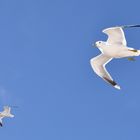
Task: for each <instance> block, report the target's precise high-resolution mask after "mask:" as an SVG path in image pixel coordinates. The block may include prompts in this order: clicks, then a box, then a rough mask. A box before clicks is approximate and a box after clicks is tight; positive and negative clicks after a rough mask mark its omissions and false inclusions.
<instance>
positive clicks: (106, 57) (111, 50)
mask: <svg viewBox="0 0 140 140" xmlns="http://www.w3.org/2000/svg"><path fill="white" fill-rule="evenodd" d="M132 27H140V25H127V26H119V27H112V28H107V29H104V30H103V33H105V34H107V35H108V39H107V41H106V42H104V41H97V42H96V43H95V45H96V47H98V49H99V50H100V51H101V54H100V55H98V56H96V57H94V58H92V59H91V60H90V63H91V66H92V68H93V70H94V72H95V73H96V74H97V75H98V76H100V77H101V78H103V79H104V80H105V81H106V82H108V83H109V84H111V85H112V86H114V87H115V88H117V89H120V86H119V85H118V84H117V83H116V82H115V81H114V80H113V78H112V77H111V76H110V74H109V73H108V72H107V70H106V68H105V65H106V64H107V63H108V62H109V61H111V60H112V59H113V58H124V57H133V56H139V55H140V50H136V49H134V48H130V47H127V42H126V39H125V35H124V31H123V29H124V28H132Z"/></svg>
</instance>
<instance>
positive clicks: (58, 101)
mask: <svg viewBox="0 0 140 140" xmlns="http://www.w3.org/2000/svg"><path fill="white" fill-rule="evenodd" d="M139 4H140V3H139V1H138V0H133V1H126V0H124V1H122V0H118V1H112V0H106V1H101V0H81V1H76V0H70V1H66V0H59V1H58V0H24V1H21V0H12V1H11V0H4V1H0V109H1V110H2V108H3V106H4V105H16V106H18V107H19V108H13V109H12V113H13V114H14V115H15V118H13V119H10V118H7V119H5V120H4V127H3V128H1V129H0V137H1V139H5V140H8V139H11V140H25V139H26V140H38V139H45V140H94V139H95V140H118V139H119V140H125V139H127V140H132V139H140V134H139V129H140V121H139V118H140V102H139V100H140V94H139V90H140V86H139V79H140V76H139V75H138V73H139V71H140V58H138V57H137V58H136V61H135V62H129V61H128V60H127V59H120V60H113V61H111V62H110V63H109V64H108V65H107V69H108V70H109V71H110V73H111V74H112V76H113V77H114V79H115V80H116V81H117V82H118V83H119V84H120V85H121V87H122V90H120V91H118V90H116V89H114V88H112V87H111V86H109V85H108V84H106V83H105V82H104V81H102V80H101V79H100V78H99V77H97V76H96V75H95V74H94V72H93V71H92V69H91V66H90V64H89V60H90V59H91V58H92V57H94V56H96V55H98V54H99V53H100V52H99V50H98V49H97V48H93V47H92V43H93V42H95V41H97V40H106V39H107V36H106V35H104V34H103V33H102V32H101V31H102V29H104V28H107V27H110V26H116V25H126V24H139V23H140V16H139ZM125 33H126V38H127V41H128V46H130V47H134V48H136V49H140V46H139V38H140V28H137V29H136V28H135V29H127V30H125Z"/></svg>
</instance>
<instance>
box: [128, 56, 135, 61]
mask: <svg viewBox="0 0 140 140" xmlns="http://www.w3.org/2000/svg"><path fill="white" fill-rule="evenodd" d="M127 59H128V60H129V61H135V58H134V57H128V58H127Z"/></svg>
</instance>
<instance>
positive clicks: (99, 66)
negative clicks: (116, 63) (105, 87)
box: [90, 54, 120, 89]
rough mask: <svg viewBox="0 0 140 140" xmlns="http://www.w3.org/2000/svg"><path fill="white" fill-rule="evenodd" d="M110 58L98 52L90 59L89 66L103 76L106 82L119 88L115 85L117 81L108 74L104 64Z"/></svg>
mask: <svg viewBox="0 0 140 140" xmlns="http://www.w3.org/2000/svg"><path fill="white" fill-rule="evenodd" d="M111 60H112V58H110V57H108V56H105V55H104V54H100V55H98V56H96V57H94V58H92V59H91V60H90V63H91V67H92V68H93V70H94V72H95V73H96V74H97V75H98V76H100V77H101V78H103V79H104V80H105V81H106V82H107V83H109V84H111V85H112V86H114V87H115V88H117V89H120V87H119V86H118V85H117V83H116V82H115V81H114V80H113V79H112V77H111V76H110V74H109V73H108V72H107V70H106V68H105V65H106V64H107V63H108V62H110V61H111Z"/></svg>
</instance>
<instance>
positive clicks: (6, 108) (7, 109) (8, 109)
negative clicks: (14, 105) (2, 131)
mask: <svg viewBox="0 0 140 140" xmlns="http://www.w3.org/2000/svg"><path fill="white" fill-rule="evenodd" d="M10 112H11V107H9V106H4V111H2V112H0V126H1V127H2V126H3V124H2V119H3V118H5V117H10V118H13V117H14V115H12V114H11V113H10Z"/></svg>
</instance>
